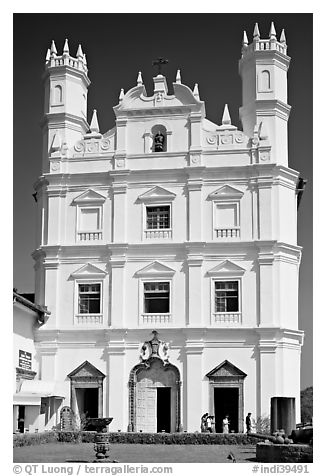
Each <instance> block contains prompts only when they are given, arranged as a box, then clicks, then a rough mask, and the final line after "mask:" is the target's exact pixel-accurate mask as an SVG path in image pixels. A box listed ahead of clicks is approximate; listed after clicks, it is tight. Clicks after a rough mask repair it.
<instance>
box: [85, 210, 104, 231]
mask: <svg viewBox="0 0 326 476" xmlns="http://www.w3.org/2000/svg"><path fill="white" fill-rule="evenodd" d="M99 229H100V210H99V208H82V209H81V213H80V230H81V231H96V230H99Z"/></svg>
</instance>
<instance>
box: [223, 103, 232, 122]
mask: <svg viewBox="0 0 326 476" xmlns="http://www.w3.org/2000/svg"><path fill="white" fill-rule="evenodd" d="M222 124H223V125H226V124H231V117H230V113H229V108H228V105H227V104H225V106H224V111H223V117H222Z"/></svg>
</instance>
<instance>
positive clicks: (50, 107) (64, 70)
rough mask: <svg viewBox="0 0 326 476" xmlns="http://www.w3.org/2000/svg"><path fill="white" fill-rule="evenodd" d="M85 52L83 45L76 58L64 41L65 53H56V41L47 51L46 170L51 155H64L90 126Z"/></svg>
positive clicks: (47, 169)
mask: <svg viewBox="0 0 326 476" xmlns="http://www.w3.org/2000/svg"><path fill="white" fill-rule="evenodd" d="M87 72H88V69H87V63H86V56H85V54H84V53H83V51H82V48H81V45H79V47H78V50H77V55H76V58H74V57H72V56H71V55H70V52H69V46H68V40H66V41H65V44H64V47H63V52H62V55H61V56H59V55H58V54H57V49H56V45H55V43H54V41H52V45H51V49H49V50H48V51H47V55H46V62H45V73H44V76H43V80H44V89H45V100H44V119H43V122H42V129H43V172H48V171H49V157H51V156H56V157H58V158H59V157H61V156H62V155H64V154H65V151H66V150H67V149H68V147H72V146H73V145H74V144H75V143H76V142H77V141H78V140H79V139H81V137H82V135H84V134H85V133H86V132H87V130H88V128H89V126H88V124H87V119H86V116H87V88H88V86H89V85H90V80H89V78H88V76H87Z"/></svg>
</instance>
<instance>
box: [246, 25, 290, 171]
mask: <svg viewBox="0 0 326 476" xmlns="http://www.w3.org/2000/svg"><path fill="white" fill-rule="evenodd" d="M286 52H287V45H286V39H285V33H284V30H283V31H282V33H281V36H280V39H279V41H278V40H277V37H276V31H275V27H274V24H273V23H272V24H271V28H270V32H269V38H268V39H267V40H263V39H261V38H260V32H259V28H258V24H257V23H256V25H255V28H254V33H253V41H252V43H251V44H248V38H247V34H246V32H244V35H243V42H242V58H241V59H240V61H239V72H240V76H241V78H242V107H241V108H240V118H241V121H242V125H243V131H244V133H245V134H246V135H248V136H249V137H253V133H254V129H255V127H256V128H259V129H260V130H262V127H263V129H264V134H266V135H267V136H268V138H269V141H270V144H271V146H272V151H271V154H272V156H271V160H272V162H275V163H277V164H281V165H284V166H287V165H288V130H287V122H288V118H289V115H290V110H291V107H290V106H289V105H288V104H287V71H288V68H289V64H290V57H289V56H287V54H286Z"/></svg>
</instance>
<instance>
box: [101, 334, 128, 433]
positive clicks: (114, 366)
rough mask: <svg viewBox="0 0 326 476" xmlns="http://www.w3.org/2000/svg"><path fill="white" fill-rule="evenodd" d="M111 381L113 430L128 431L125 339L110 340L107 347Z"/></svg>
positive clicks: (109, 400) (109, 396) (109, 391)
mask: <svg viewBox="0 0 326 476" xmlns="http://www.w3.org/2000/svg"><path fill="white" fill-rule="evenodd" d="M106 352H107V358H108V370H109V376H110V379H109V381H110V383H109V388H108V395H107V400H108V402H109V408H108V410H107V411H108V413H107V414H108V415H109V416H114V419H113V421H112V423H111V426H110V429H111V431H118V430H121V431H126V430H127V426H128V391H127V388H126V382H127V381H128V377H127V375H126V352H125V342H124V340H123V339H122V340H114V341H110V342H109V344H108V346H107V348H106Z"/></svg>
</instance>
